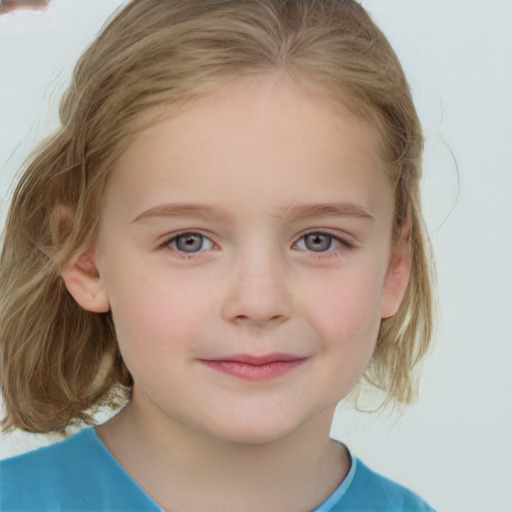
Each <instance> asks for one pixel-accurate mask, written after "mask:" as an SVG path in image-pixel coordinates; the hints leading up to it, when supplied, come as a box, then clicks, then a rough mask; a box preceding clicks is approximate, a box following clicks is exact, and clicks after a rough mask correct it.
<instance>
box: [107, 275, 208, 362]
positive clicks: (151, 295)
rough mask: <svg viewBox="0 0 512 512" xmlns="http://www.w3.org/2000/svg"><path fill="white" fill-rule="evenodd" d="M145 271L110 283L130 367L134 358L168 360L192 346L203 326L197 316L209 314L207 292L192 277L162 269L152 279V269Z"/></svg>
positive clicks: (121, 343) (119, 334) (120, 340)
mask: <svg viewBox="0 0 512 512" xmlns="http://www.w3.org/2000/svg"><path fill="white" fill-rule="evenodd" d="M146 270H147V271H146V272H139V273H131V278H130V282H129V283H126V281H124V282H123V280H121V279H119V280H116V281H117V282H115V283H111V284H113V286H111V309H112V316H113V319H114V325H115V328H116V333H117V338H118V343H119V346H120V349H121V352H122V354H123V357H124V358H125V361H126V363H127V365H128V366H129V362H130V361H131V360H133V361H134V362H135V363H136V364H139V362H141V361H146V362H147V363H148V364H149V363H150V362H151V361H153V363H154V361H155V360H157V361H158V360H160V361H162V362H163V361H167V362H169V361H172V360H176V358H177V357H179V354H180V351H182V350H183V348H184V345H187V346H188V348H189V349H190V348H192V349H193V345H194V342H195V340H197V339H198V334H199V329H200V325H201V323H200V322H198V321H197V319H198V318H204V317H205V316H206V315H207V314H208V312H207V308H206V304H205V303H204V301H203V300H202V299H201V298H202V297H203V296H204V294H202V293H200V291H198V289H197V287H196V286H195V284H194V283H193V282H190V280H189V279H179V278H177V277H176V276H174V277H173V276H170V275H169V276H166V275H165V273H163V272H159V273H158V278H155V279H152V278H151V276H152V273H151V269H150V268H148V269H146ZM129 275H130V274H129ZM155 277H156V276H155Z"/></svg>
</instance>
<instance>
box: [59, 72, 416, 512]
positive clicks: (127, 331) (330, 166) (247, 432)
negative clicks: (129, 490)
mask: <svg viewBox="0 0 512 512" xmlns="http://www.w3.org/2000/svg"><path fill="white" fill-rule="evenodd" d="M376 148H377V140H376V136H375V134H374V132H373V130H372V129H371V127H370V126H368V125H367V124H366V123H365V122H364V121H362V120H361V119H359V118H358V117H356V116H355V115H354V114H352V113H351V112H350V111H349V110H348V109H347V108H346V107H344V106H343V105H333V104H332V103H330V102H328V101H327V100H326V99H321V98H320V97H319V95H313V94H312V93H310V92H306V91H304V90H301V89H300V88H298V86H296V85H293V84H291V83H290V82H289V81H288V80H287V79H286V78H283V77H281V76H279V75H267V76H262V77H259V78H258V79H253V80H252V81H251V82H247V81H245V82H235V83H232V84H230V85H228V86H225V87H224V88H223V89H222V90H220V91H219V92H217V93H215V94H212V95H210V96H208V97H206V98H204V99H202V100H200V101H197V102H195V103H191V104H190V105H189V106H188V107H187V108H185V109H184V110H182V111H180V112H179V113H177V114H176V113H173V112H172V111H171V110H169V112H168V115H164V116H163V117H161V118H160V120H159V122H157V123H155V124H153V125H152V126H151V127H150V128H148V129H146V130H145V131H144V132H142V133H141V134H140V135H139V136H138V138H137V139H136V140H135V141H134V142H133V144H132V145H131V146H130V147H129V149H128V150H127V151H126V153H125V154H124V155H123V156H122V158H121V159H120V161H119V162H118V164H117V166H116V168H115V169H114V171H113V174H112V176H111V180H110V182H109V186H108V190H107V194H106V198H105V206H104V211H103V214H102V219H101V228H100V233H99V236H98V240H97V243H96V245H95V246H94V247H93V248H92V249H88V250H87V251H84V252H83V253H82V254H79V255H77V257H76V259H75V260H74V262H73V263H72V264H71V265H70V266H69V267H68V269H66V271H65V272H64V274H63V277H64V280H65V282H66V284H67V287H68V289H69V291H70V292H71V293H72V295H73V296H74V297H75V299H76V300H77V301H78V302H79V304H81V305H82V306H83V307H84V308H86V309H88V310H90V311H96V312H103V311H108V310H110V311H111V312H112V315H113V319H114V323H115V326H116V332H117V336H118V340H119V346H120V349H121V352H122V355H123V358H124V361H125V363H126V365H127V367H128V368H129V370H130V372H131V373H132V375H133V378H134V382H135V384H134V389H133V398H132V400H131V402H130V403H129V405H128V406H127V407H126V408H125V409H124V410H123V411H122V412H121V413H120V414H119V415H117V416H116V417H115V418H114V419H113V420H111V421H110V422H109V423H107V424H106V425H104V426H102V427H100V428H99V430H98V432H99V435H100V438H101V439H102V440H103V442H104V443H105V444H106V446H107V447H108V448H109V449H110V450H111V451H112V453H113V454H114V456H115V457H116V458H117V459H118V460H119V461H120V462H121V464H122V465H123V466H124V467H125V469H126V470H127V471H128V472H129V473H130V474H131V475H132V476H133V477H134V478H135V479H136V480H137V481H138V482H139V484H140V485H141V486H142V487H143V488H144V489H145V490H146V491H147V492H148V493H149V494H150V495H151V496H152V497H153V498H154V499H155V501H157V502H158V503H159V504H160V505H161V506H162V507H163V508H165V509H166V510H180V511H185V512H186V511H189V510H190V511H199V510H209V511H212V512H215V511H216V510H219V511H221V510H222V511H223V512H229V511H230V510H233V511H235V510H236V511H238V512H241V511H242V512H251V511H261V510H272V511H276V512H277V511H283V512H284V511H307V510H312V509H313V508H315V507H316V506H318V505H320V504H321V503H322V502H323V501H324V500H325V499H326V498H327V497H328V496H329V495H330V493H332V491H333V490H334V489H335V488H336V487H337V486H338V485H339V483H340V482H341V481H342V480H343V478H344V477H345V475H346V473H347V472H348V469H349V466H350V462H349V459H348V456H347V453H346V451H345V450H344V448H343V447H342V446H341V445H340V444H338V443H336V442H334V441H332V440H331V439H330V438H329V428H330V424H331V421H332V416H333V414H334V410H335V407H336V404H337V403H338V402H339V401H340V400H342V399H343V398H344V397H345V396H346V395H347V394H348V393H349V392H350V390H351V389H352V388H353V387H354V385H355V384H356V383H357V381H358V379H359V378H360V376H361V375H362V373H363V372H364V370H365V368H366V367H367V365H368V362H369V361H370V359H371V356H372V353H373V350H374V348H375V343H376V339H377V334H378V329H379V325H380V321H381V319H382V318H385V317H388V316H391V315H393V314H394V313H395V312H396V310H397V309H398V306H399V304H400V301H401V299H402V297H403V293H404V291H405V288H406V285H407V281H408V277H409V271H410V262H409V245H408V232H407V231H406V230H405V231H404V232H403V233H402V235H401V237H399V240H398V242H396V243H395V244H393V243H392V220H393V209H394V197H393V189H392V186H391V184H390V183H389V181H388V178H387V177H386V175H385V173H384V171H383V168H382V164H381V162H380V160H379V156H378V153H377V149H376ZM177 205H179V206H177ZM326 205H327V206H326ZM333 205H336V206H335V207H333ZM183 233H193V234H195V235H196V236H195V238H194V237H193V238H190V237H189V238H187V237H183V236H182V235H183ZM308 234H309V235H311V234H313V235H311V236H309V237H307V235H308ZM187 244H188V245H187ZM183 247H185V249H187V248H188V247H191V248H193V249H194V251H195V252H185V251H184V250H183ZM196 249H197V250H196ZM187 250H188V249H187ZM275 353H286V354H288V355H293V356H294V357H297V358H301V363H300V364H298V365H297V366H296V367H294V368H292V369H291V370H289V371H286V372H285V373H284V374H283V375H280V376H278V377H274V378H271V379H265V378H264V379H260V380H247V379H241V378H238V377H237V376H233V375H230V374H226V373H225V372H223V371H219V369H218V368H216V367H214V368H212V367H211V366H209V365H208V364H207V362H208V361H211V360H218V359H229V358H230V357H232V356H233V355H237V354H249V355H252V356H264V355H268V354H275ZM235 482H236V485H235ZM197 489H201V492H200V493H198V492H197Z"/></svg>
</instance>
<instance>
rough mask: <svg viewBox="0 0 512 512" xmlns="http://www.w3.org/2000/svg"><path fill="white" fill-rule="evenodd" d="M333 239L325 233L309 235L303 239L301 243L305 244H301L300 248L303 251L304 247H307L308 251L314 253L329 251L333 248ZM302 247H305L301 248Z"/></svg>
mask: <svg viewBox="0 0 512 512" xmlns="http://www.w3.org/2000/svg"><path fill="white" fill-rule="evenodd" d="M333 239H334V237H333V236H331V235H326V234H323V233H309V234H307V235H304V237H302V239H301V241H303V243H302V244H301V243H300V242H299V244H298V248H299V249H303V247H305V249H307V250H308V251H313V252H323V251H327V250H329V249H331V248H332V244H333ZM301 245H302V246H303V247H300V246H301Z"/></svg>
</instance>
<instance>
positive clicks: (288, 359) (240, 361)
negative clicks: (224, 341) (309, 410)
mask: <svg viewBox="0 0 512 512" xmlns="http://www.w3.org/2000/svg"><path fill="white" fill-rule="evenodd" d="M307 360H308V358H307V357H299V356H296V355H293V354H267V355H264V356H253V355H249V354H237V355H233V356H229V357H225V358H220V359H203V360H201V362H202V363H203V364H205V365H206V366H207V367H209V368H211V369H213V370H216V371H218V372H221V373H224V374H227V375H230V376H232V377H236V378H239V379H243V380H249V381H269V380H274V379H277V378H279V377H282V376H284V375H285V374H287V373H289V372H291V371H293V370H295V369H296V368H297V367H299V366H301V365H302V364H304V363H305V362H306V361H307Z"/></svg>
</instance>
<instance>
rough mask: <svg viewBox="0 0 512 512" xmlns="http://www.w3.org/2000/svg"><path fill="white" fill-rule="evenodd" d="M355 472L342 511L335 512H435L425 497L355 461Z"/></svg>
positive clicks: (341, 504)
mask: <svg viewBox="0 0 512 512" xmlns="http://www.w3.org/2000/svg"><path fill="white" fill-rule="evenodd" d="M353 464H354V465H355V471H354V473H353V479H352V481H351V482H350V485H349V486H348V488H347V490H346V492H345V494H344V496H343V499H342V500H341V501H340V508H338V509H337V508H334V509H333V510H332V512H336V511H339V512H341V511H345V510H347V511H348V510H350V511H351V512H356V511H357V512H359V511H361V512H363V511H364V512H435V511H434V509H433V508H431V507H430V506H429V505H428V504H427V503H426V502H425V501H424V500H423V499H422V498H420V497H419V496H418V495H417V494H416V493H414V492H413V491H411V490H409V489H407V488H406V487H404V486H402V485H400V484H398V483H396V482H394V481H393V480H390V479H389V478H386V477H384V476H382V475H380V474H378V473H376V472H375V471H372V470H371V469H370V468H368V467H367V466H366V465H365V464H364V463H363V462H361V461H360V460H359V459H356V458H354V460H353Z"/></svg>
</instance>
